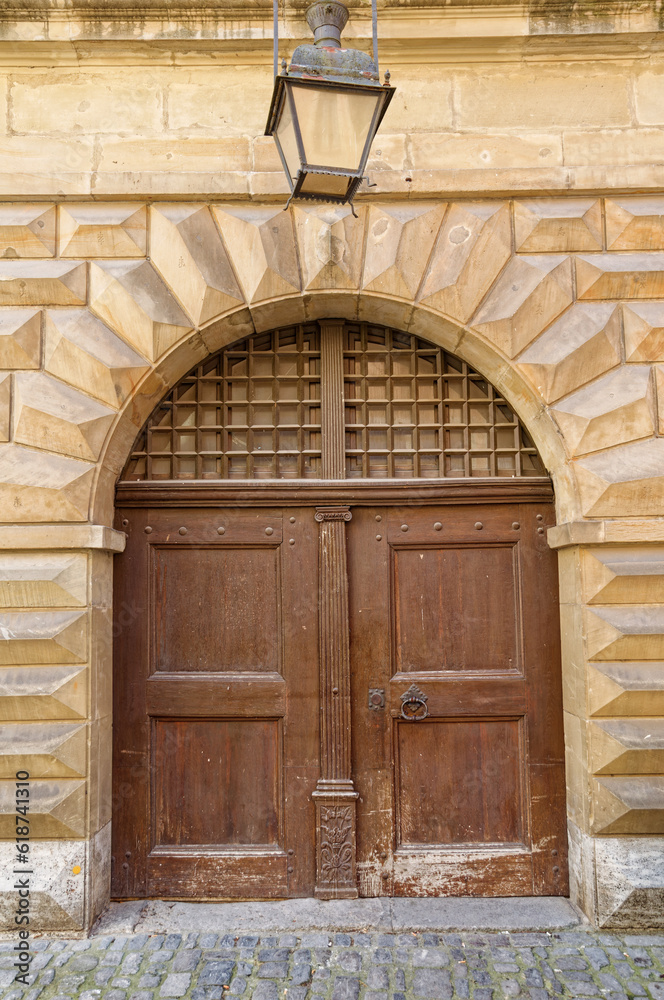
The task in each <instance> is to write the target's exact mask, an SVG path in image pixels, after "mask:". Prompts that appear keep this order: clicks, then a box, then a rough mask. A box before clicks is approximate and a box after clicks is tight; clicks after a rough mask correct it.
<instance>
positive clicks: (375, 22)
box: [371, 0, 380, 79]
mask: <svg viewBox="0 0 664 1000" xmlns="http://www.w3.org/2000/svg"><path fill="white" fill-rule="evenodd" d="M371 33H372V36H373V61H374V66H375V67H376V72H377V73H378V12H377V10H376V0H371ZM378 78H379V79H380V73H378Z"/></svg>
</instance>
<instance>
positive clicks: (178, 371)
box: [92, 291, 578, 523]
mask: <svg viewBox="0 0 664 1000" xmlns="http://www.w3.org/2000/svg"><path fill="white" fill-rule="evenodd" d="M325 298H326V299H327V296H326V297H325ZM315 304H316V306H317V307H318V308H315V309H314V308H309V309H307V310H306V319H307V320H311V319H320V318H323V316H324V315H325V313H324V311H323V310H321V308H320V305H321V304H322V303H319V302H316V303H315ZM331 308H333V309H334V310H335V312H334V313H331V314H330V315H331V316H333V317H334V318H337V317H340V318H344V319H357V318H362V319H365V320H369V319H374V320H375V322H377V323H381V324H385V325H387V324H390V325H392V326H394V327H395V328H398V329H402V330H404V332H407V333H413V334H416V335H417V336H421V337H422V338H423V339H425V340H428V341H430V342H431V343H433V344H436V345H437V346H439V347H442V348H444V349H445V350H447V351H450V352H451V353H452V354H455V355H457V356H458V357H459V358H461V359H462V360H463V361H466V362H468V364H470V365H472V367H473V368H474V369H475V370H476V371H478V372H479V373H480V374H482V375H483V376H484V377H485V378H486V379H487V380H488V381H489V382H491V383H492V384H493V385H494V386H495V387H496V388H497V389H498V390H499V391H500V392H501V394H502V395H503V396H504V398H505V399H506V400H507V402H508V403H509V404H510V406H511V407H512V408H513V409H514V411H515V412H516V413H517V415H518V416H519V418H520V420H521V421H522V423H523V425H524V427H525V428H526V429H527V431H528V433H529V434H530V435H531V437H532V439H533V441H534V443H535V446H536V447H537V449H538V451H539V453H540V455H541V457H542V459H543V461H544V464H545V466H546V468H547V471H548V473H549V475H551V477H552V480H553V483H554V490H555V495H556V511H557V520H558V521H559V522H561V521H568V520H572V519H573V518H574V516H575V514H576V512H577V508H578V503H577V493H576V483H575V479H574V476H573V475H572V473H571V471H570V468H569V463H568V460H567V457H566V455H565V449H564V445H563V441H562V438H561V436H560V432H559V430H558V428H557V426H556V424H555V422H554V421H553V419H552V418H551V416H550V414H549V413H548V411H547V409H546V408H545V406H544V405H543V403H542V401H541V399H540V398H538V396H537V393H536V392H535V390H534V388H533V386H532V385H531V384H530V383H529V382H528V381H527V380H526V379H525V378H524V377H523V375H522V373H521V372H520V371H519V370H518V369H517V368H516V367H515V366H514V365H512V364H511V363H510V362H509V360H508V359H507V358H505V357H504V356H503V355H502V354H501V353H500V352H499V351H497V350H496V348H495V347H494V346H493V345H492V344H491V343H490V342H489V341H488V340H487V339H486V338H485V337H483V336H481V335H480V334H478V333H477V332H476V331H474V330H473V329H472V328H468V327H463V326H461V325H460V324H458V323H455V322H454V321H453V320H451V319H450V318H449V317H446V316H444V315H440V314H437V313H434V312H433V311H431V310H426V309H424V308H422V307H419V306H417V305H414V306H412V307H411V308H410V310H409V311H410V315H409V316H407V315H406V314H405V310H404V308H403V303H401V302H394V301H393V300H392V299H390V298H388V297H383V296H379V295H375V294H374V295H370V296H369V295H360V296H359V297H358V295H357V293H353V292H350V291H349V292H347V293H343V292H342V293H335V296H334V304H333V305H332V306H331ZM268 316H269V313H267V312H266V313H265V314H264V315H263V316H261V317H260V319H259V321H258V322H257V319H258V318H257V317H255V316H254V315H252V313H251V311H249V310H247V309H246V308H245V309H242V308H239V309H237V310H234V311H233V312H232V313H228V314H227V315H226V316H224V317H223V318H222V319H218V320H214V321H212V322H211V323H209V324H208V325H207V326H204V327H201V328H199V329H198V330H196V331H194V332H192V334H190V335H189V336H187V337H185V338H183V339H182V340H181V341H179V342H178V343H177V344H175V345H174V346H173V347H172V348H171V349H170V350H169V351H167V352H166V353H165V354H164V355H163V356H162V357H161V358H160V359H159V360H158V361H157V363H156V364H155V365H154V367H153V368H152V369H151V370H150V371H149V372H148V373H146V375H145V376H144V378H143V379H142V380H141V382H139V384H138V385H137V386H136V391H135V392H134V393H133V394H132V395H131V396H130V397H128V398H127V400H126V401H125V404H124V406H123V407H122V409H121V410H120V412H119V413H118V416H117V418H116V420H115V422H114V425H113V426H112V428H111V429H110V431H109V433H108V436H107V439H106V442H105V446H104V450H103V452H102V454H101V456H100V462H99V469H98V474H97V478H96V481H95V486H94V490H93V500H92V510H93V512H99V513H101V512H102V511H107V510H108V509H109V504H110V505H111V507H112V504H113V502H114V499H113V493H114V489H115V481H116V479H117V476H118V475H119V474H120V472H121V470H122V469H123V468H124V465H125V463H126V460H127V458H128V456H129V453H130V451H131V448H132V445H133V443H134V441H135V439H136V437H137V435H138V434H139V432H140V430H141V429H142V427H143V425H144V424H145V422H146V421H147V419H148V417H149V416H150V414H151V413H152V411H153V410H154V408H155V406H156V405H157V404H158V403H159V401H160V400H161V399H162V398H163V397H164V396H165V395H166V394H167V393H168V392H169V391H170V390H171V389H172V388H173V386H174V385H176V383H177V382H178V381H179V380H180V379H181V378H182V377H183V376H184V375H186V374H187V372H188V371H189V370H190V369H191V368H192V367H193V366H194V365H195V364H197V363H198V362H200V361H203V360H205V358H206V357H208V356H209V355H210V354H214V353H215V352H216V351H218V350H220V349H222V348H224V347H226V346H228V345H230V344H232V343H234V342H235V341H237V340H240V339H242V338H244V337H247V336H251V335H252V334H254V333H257V332H261V331H263V330H266V329H270V328H274V327H276V326H288V325H291V324H295V323H299V322H302V321H303V320H304V319H305V315H303V310H302V298H301V296H295V295H293V296H289V297H286V298H282V299H279V300H278V302H277V303H275V320H276V321H275V322H273V323H269V322H267V320H268ZM109 491H110V494H111V495H109ZM93 519H94V517H93ZM106 523H109V522H106Z"/></svg>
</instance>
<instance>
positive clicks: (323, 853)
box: [313, 779, 358, 899]
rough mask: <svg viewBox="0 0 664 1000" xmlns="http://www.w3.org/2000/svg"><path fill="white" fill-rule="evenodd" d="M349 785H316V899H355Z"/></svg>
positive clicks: (352, 805) (352, 794)
mask: <svg viewBox="0 0 664 1000" xmlns="http://www.w3.org/2000/svg"><path fill="white" fill-rule="evenodd" d="M357 797H358V796H357V792H356V791H355V789H354V788H353V782H352V781H341V780H338V781H325V780H324V779H322V780H320V781H319V782H318V785H317V787H316V791H315V792H314V793H313V799H314V801H315V803H316V889H315V895H316V896H317V898H318V899H356V898H357V894H358V893H357V875H356V871H355V802H356V799H357Z"/></svg>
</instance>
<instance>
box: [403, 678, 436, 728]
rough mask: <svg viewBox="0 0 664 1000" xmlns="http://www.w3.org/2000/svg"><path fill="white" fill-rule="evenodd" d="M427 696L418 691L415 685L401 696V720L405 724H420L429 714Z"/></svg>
mask: <svg viewBox="0 0 664 1000" xmlns="http://www.w3.org/2000/svg"><path fill="white" fill-rule="evenodd" d="M428 700H429V699H428V697H427V695H425V693H424V691H420V689H419V688H418V686H417V684H411V685H410V687H409V688H408V690H407V691H404V693H403V694H402V695H401V718H402V719H405V720H406V722H420V721H421V720H422V719H426V717H427V716H428V714H429V709H428V708H427V701H428Z"/></svg>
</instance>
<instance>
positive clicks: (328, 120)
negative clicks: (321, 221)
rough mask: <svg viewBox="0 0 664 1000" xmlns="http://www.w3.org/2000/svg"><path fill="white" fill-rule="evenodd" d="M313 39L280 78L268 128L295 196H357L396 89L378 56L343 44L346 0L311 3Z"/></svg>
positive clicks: (340, 200)
mask: <svg viewBox="0 0 664 1000" xmlns="http://www.w3.org/2000/svg"><path fill="white" fill-rule="evenodd" d="M306 17H307V23H308V24H309V27H310V28H311V30H312V31H313V34H314V44H313V45H298V47H297V48H296V49H295V52H294V53H293V58H292V60H291V64H290V66H289V67H288V69H287V70H286V69H285V64H282V65H283V66H284V68H283V69H282V72H281V73H280V74H279V75H278V76H277V77H276V78H275V82H274V93H273V95H272V105H271V107H270V115H269V118H268V122H267V128H266V130H265V134H266V135H273V136H274V139H275V142H276V144H277V149H278V150H279V155H280V156H281V162H282V164H283V167H284V170H285V172H286V177H287V178H288V183H289V185H290V189H291V198H304V199H309V200H311V201H326V202H336V203H339V204H344V203H345V202H352V200H353V197H354V196H355V193H356V192H357V189H358V188H359V186H360V184H361V183H362V180H363V179H364V170H365V167H366V163H367V159H368V156H369V150H370V149H371V144H372V142H373V140H374V137H375V135H376V132H377V131H378V126H379V125H380V123H381V121H382V118H383V115H384V114H385V111H386V110H387V106H388V104H389V103H390V101H391V99H392V95H393V94H394V87H390V85H389V73H386V75H385V84H383V85H381V83H380V81H379V77H378V70H377V68H376V65H375V63H374V61H373V60H372V59H371V57H370V56H369V55H367V54H366V53H365V52H362V51H360V50H359V49H344V48H342V47H341V32H342V30H343V28H344V26H345V24H346V22H347V20H348V10H347V8H346V6H345V4H343V3H341V2H340V0H317V2H316V3H314V4H312V5H311V7H309V9H308V10H307V14H306Z"/></svg>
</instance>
